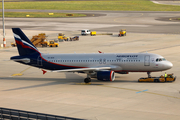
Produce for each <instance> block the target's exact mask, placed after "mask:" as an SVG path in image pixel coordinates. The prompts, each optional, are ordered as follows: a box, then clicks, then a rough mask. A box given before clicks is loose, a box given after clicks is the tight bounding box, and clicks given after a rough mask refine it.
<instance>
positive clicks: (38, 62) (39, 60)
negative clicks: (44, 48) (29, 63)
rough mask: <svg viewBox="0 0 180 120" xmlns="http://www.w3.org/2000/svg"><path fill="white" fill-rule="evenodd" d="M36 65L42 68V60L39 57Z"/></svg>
mask: <svg viewBox="0 0 180 120" xmlns="http://www.w3.org/2000/svg"><path fill="white" fill-rule="evenodd" d="M37 65H38V66H42V58H41V57H40V56H39V57H38V59H37Z"/></svg>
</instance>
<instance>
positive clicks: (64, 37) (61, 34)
mask: <svg viewBox="0 0 180 120" xmlns="http://www.w3.org/2000/svg"><path fill="white" fill-rule="evenodd" d="M58 39H59V40H65V41H68V40H69V37H66V36H65V35H64V34H63V33H59V35H58Z"/></svg>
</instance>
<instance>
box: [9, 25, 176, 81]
mask: <svg viewBox="0 0 180 120" xmlns="http://www.w3.org/2000/svg"><path fill="white" fill-rule="evenodd" d="M12 31H13V33H14V38H15V41H16V44H17V48H18V52H19V55H18V56H13V57H11V58H10V59H11V60H14V61H16V62H19V63H22V64H25V65H30V66H34V67H37V68H41V69H42V71H43V74H45V73H46V72H79V73H86V74H87V78H85V79H84V82H85V83H89V82H91V78H92V77H93V78H94V77H95V78H97V79H98V80H100V81H114V79H115V73H119V74H128V73H129V72H147V73H148V75H150V73H151V72H156V71H163V70H168V69H170V68H172V66H173V64H172V63H171V62H169V61H167V60H166V59H165V58H163V57H162V56H161V55H158V54H152V53H96V54H95V53H94V54H85V53H83V54H76V53H75V54H44V53H41V52H40V51H39V50H38V49H37V48H36V47H35V46H34V45H33V44H32V43H31V41H30V40H29V39H28V38H27V37H26V35H25V34H24V33H23V32H22V31H21V29H20V28H12ZM160 60H161V61H160Z"/></svg>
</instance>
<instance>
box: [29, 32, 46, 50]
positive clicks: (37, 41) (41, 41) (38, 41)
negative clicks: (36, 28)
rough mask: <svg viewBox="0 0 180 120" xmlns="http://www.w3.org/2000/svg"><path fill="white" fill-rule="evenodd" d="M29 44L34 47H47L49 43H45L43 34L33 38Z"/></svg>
mask: <svg viewBox="0 0 180 120" xmlns="http://www.w3.org/2000/svg"><path fill="white" fill-rule="evenodd" d="M31 42H32V43H33V44H34V46H41V47H47V46H48V45H49V42H48V41H46V34H45V33H40V34H39V35H35V36H33V37H32V39H31Z"/></svg>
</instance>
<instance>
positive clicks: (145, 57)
mask: <svg viewBox="0 0 180 120" xmlns="http://www.w3.org/2000/svg"><path fill="white" fill-rule="evenodd" d="M144 66H150V56H149V55H145V56H144Z"/></svg>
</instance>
